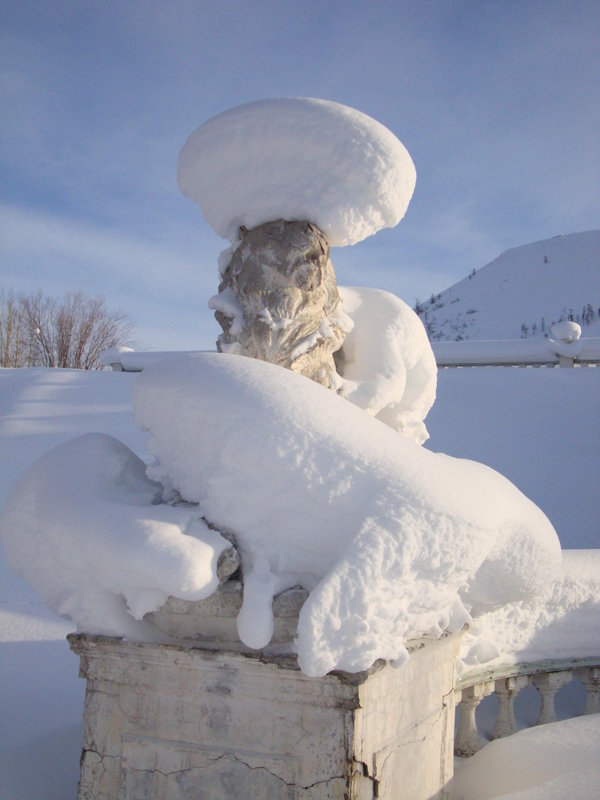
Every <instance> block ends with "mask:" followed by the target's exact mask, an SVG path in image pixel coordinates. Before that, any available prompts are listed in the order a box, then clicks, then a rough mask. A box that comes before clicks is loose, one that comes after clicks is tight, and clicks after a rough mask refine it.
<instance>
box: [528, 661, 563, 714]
mask: <svg viewBox="0 0 600 800" xmlns="http://www.w3.org/2000/svg"><path fill="white" fill-rule="evenodd" d="M572 677H573V674H572V672H571V670H565V671H562V672H546V673H543V674H540V675H535V676H534V677H533V678H532V681H531V682H532V683H533V685H534V686H535V688H536V689H537V690H538V691H539V693H540V694H541V696H542V707H541V709H540V714H539V717H538V718H537V721H536V723H535V724H536V725H544V724H545V723H546V722H554V721H555V720H556V710H555V708H554V696H555V695H556V693H557V692H558V690H559V689H560V688H561V686H564V685H565V683H569V681H570V680H571V679H572Z"/></svg>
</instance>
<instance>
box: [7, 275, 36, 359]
mask: <svg viewBox="0 0 600 800" xmlns="http://www.w3.org/2000/svg"><path fill="white" fill-rule="evenodd" d="M30 356H31V353H30V350H29V347H28V344H27V335H26V331H25V324H24V321H23V309H22V307H21V302H20V298H18V297H15V294H14V292H13V291H12V290H9V291H8V292H5V291H4V289H2V291H1V292H0V367H28V366H29V365H30Z"/></svg>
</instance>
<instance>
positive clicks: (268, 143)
mask: <svg viewBox="0 0 600 800" xmlns="http://www.w3.org/2000/svg"><path fill="white" fill-rule="evenodd" d="M415 181H416V172H415V167H414V164H413V162H412V159H411V157H410V155H409V154H408V151H407V150H406V148H405V147H404V145H403V144H402V142H400V141H399V140H398V139H397V138H396V136H394V134H393V133H392V132H391V131H389V130H388V129H387V128H385V127H384V126H383V125H381V124H380V123H379V122H376V121H375V120H374V119H371V117H368V116H367V115H366V114H363V113H362V112H360V111H356V109H354V108H349V107H348V106H344V105H340V104H339V103H333V102H331V101H328V100H316V99H312V98H285V99H273V100H261V101H257V102H254V103H248V104H246V105H242V106H238V107H236V108H233V109H231V110H230V111H226V112H224V113H223V114H220V115H219V116H217V117H214V118H213V119H211V120H209V121H208V122H205V123H204V125H201V126H200V127H199V128H198V129H197V130H196V131H194V133H192V134H191V135H190V136H189V138H188V140H187V142H186V143H185V145H184V146H183V149H182V151H181V153H180V156H179V165H178V173H177V182H178V185H179V189H180V191H181V192H182V194H184V195H185V196H186V197H190V198H191V199H192V200H196V202H197V203H198V204H199V205H200V208H201V210H202V213H203V214H204V217H205V218H206V221H207V222H208V224H209V225H210V226H211V227H212V228H213V229H214V230H215V232H216V233H217V234H219V236H222V237H224V238H226V239H229V240H230V241H232V242H234V241H236V240H237V238H238V230H239V227H240V226H241V225H244V226H245V227H246V228H254V227H256V226H257V225H261V224H263V223H265V222H270V221H272V220H276V219H286V220H308V221H310V222H313V223H314V224H315V225H317V226H318V227H319V228H321V230H322V231H324V233H325V234H326V235H327V238H328V239H329V243H330V245H332V246H343V245H346V244H355V243H356V242H359V241H361V239H365V238H366V237H367V236H370V235H371V234H373V233H376V232H377V231H378V230H380V229H381V228H391V227H393V226H394V225H397V224H398V222H400V220H401V219H402V217H403V216H404V214H405V212H406V208H407V206H408V204H409V202H410V198H411V197H412V193H413V191H414V188H415Z"/></svg>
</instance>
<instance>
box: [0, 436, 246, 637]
mask: <svg viewBox="0 0 600 800" xmlns="http://www.w3.org/2000/svg"><path fill="white" fill-rule="evenodd" d="M145 471H146V465H145V464H144V462H143V461H141V459H139V458H138V457H137V456H136V455H135V454H134V453H133V452H132V451H131V450H129V448H128V447H126V446H125V445H124V444H122V443H121V442H119V441H118V440H117V439H114V438H113V437H112V436H107V435H105V434H100V433H97V434H94V433H90V434H85V435H83V436H78V437H77V438H75V439H70V440H69V441H68V442H65V443H64V444H60V445H56V446H55V447H53V448H52V449H51V450H49V451H48V452H47V453H46V454H45V455H43V456H42V457H41V458H39V459H38V460H37V461H36V462H35V464H34V465H33V466H32V467H30V469H29V470H27V472H26V473H25V474H24V475H23V477H22V478H21V480H20V481H19V482H18V483H17V485H16V486H15V488H14V489H13V491H12V492H11V494H10V495H9V497H8V500H7V501H6V504H5V506H4V507H3V509H2V512H1V513H0V537H1V538H2V540H3V543H4V547H5V550H6V554H7V558H8V561H9V563H10V565H11V567H12V569H13V570H14V571H15V572H16V573H17V574H19V575H21V576H22V577H23V578H25V580H26V581H27V582H28V583H30V584H31V585H32V586H33V587H34V588H35V589H36V591H37V593H38V594H39V596H40V597H41V599H42V600H43V601H44V603H45V604H46V605H47V606H48V607H49V608H50V609H51V610H53V611H55V612H56V613H57V614H60V615H61V616H64V617H68V618H69V619H72V620H73V621H74V622H75V624H76V625H77V627H78V629H79V630H84V631H86V632H88V633H101V634H113V635H123V636H133V637H134V638H145V636H152V635H153V634H152V633H151V632H150V631H149V630H147V629H145V627H144V625H143V624H141V623H139V622H136V620H141V619H142V617H143V616H144V614H146V613H147V612H148V611H154V610H156V609H157V608H159V607H160V606H161V605H163V604H164V603H165V602H166V600H167V597H168V596H169V595H174V596H175V597H181V598H183V599H187V600H201V599H203V598H205V597H208V596H209V595H210V594H212V592H213V591H214V590H215V589H216V588H217V586H218V584H219V580H218V577H217V564H218V559H219V556H220V555H221V553H222V552H223V551H224V550H226V549H227V548H229V547H230V543H229V542H228V541H227V540H225V539H224V538H223V537H222V536H220V535H219V534H218V533H216V532H215V531H212V530H209V528H208V527H207V526H206V524H205V523H204V521H203V520H202V519H201V515H200V513H199V512H198V509H197V508H195V507H185V506H179V507H176V508H175V507H171V506H168V505H164V504H161V503H160V497H161V494H162V487H161V486H159V485H158V484H156V483H154V482H153V481H151V480H149V479H148V478H147V477H146V474H145ZM154 635H155V632H154Z"/></svg>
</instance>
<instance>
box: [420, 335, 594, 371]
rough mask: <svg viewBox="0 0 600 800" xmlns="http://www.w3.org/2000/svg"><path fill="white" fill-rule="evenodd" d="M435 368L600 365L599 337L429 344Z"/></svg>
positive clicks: (468, 340) (471, 340)
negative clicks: (574, 339)
mask: <svg viewBox="0 0 600 800" xmlns="http://www.w3.org/2000/svg"><path fill="white" fill-rule="evenodd" d="M431 346H432V348H433V352H434V354H435V360H436V362H437V365H438V367H490V366H499V367H500V366H503V367H525V366H540V367H541V366H547V367H554V366H561V367H572V366H575V365H582V366H584V365H585V366H587V365H591V364H600V337H596V338H588V339H578V340H577V341H574V342H563V341H559V340H554V339H503V340H479V341H478V340H473V339H465V340H463V341H460V342H432V343H431Z"/></svg>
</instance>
